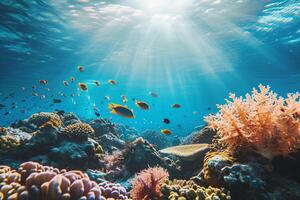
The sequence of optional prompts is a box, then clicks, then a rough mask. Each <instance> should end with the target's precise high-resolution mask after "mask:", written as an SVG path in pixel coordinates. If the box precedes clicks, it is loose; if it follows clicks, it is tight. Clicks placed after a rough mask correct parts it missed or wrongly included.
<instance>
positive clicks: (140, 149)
mask: <svg viewBox="0 0 300 200" xmlns="http://www.w3.org/2000/svg"><path fill="white" fill-rule="evenodd" d="M124 165H125V167H126V169H127V170H128V171H129V172H130V173H132V174H134V173H136V172H139V171H141V170H143V169H146V168H148V167H154V166H157V165H158V166H161V167H163V168H167V169H168V168H171V166H170V165H169V164H168V163H167V161H166V160H165V159H163V158H162V157H161V156H160V154H159V152H158V151H157V150H156V149H155V148H154V147H153V145H151V144H149V142H147V141H146V140H144V139H143V138H137V139H136V140H135V141H134V142H132V143H131V144H130V145H129V146H128V147H127V149H126V150H125V152H124Z"/></svg>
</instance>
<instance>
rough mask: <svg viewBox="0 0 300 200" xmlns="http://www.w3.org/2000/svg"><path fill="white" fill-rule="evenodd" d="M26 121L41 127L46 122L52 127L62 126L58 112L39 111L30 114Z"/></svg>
mask: <svg viewBox="0 0 300 200" xmlns="http://www.w3.org/2000/svg"><path fill="white" fill-rule="evenodd" d="M28 123H30V124H34V125H35V126H36V127H41V126H43V125H44V124H46V123H50V124H52V125H53V126H54V127H56V128H59V127H61V126H62V121H61V119H60V117H59V115H58V114H56V113H51V112H40V113H35V114H33V115H31V116H30V118H29V119H28Z"/></svg>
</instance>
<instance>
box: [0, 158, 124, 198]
mask: <svg viewBox="0 0 300 200" xmlns="http://www.w3.org/2000/svg"><path fill="white" fill-rule="evenodd" d="M18 171H19V172H16V171H14V170H11V169H10V168H9V167H7V166H0V199H1V200H2V199H3V200H23V199H30V200H35V199H36V200H39V199H41V200H42V199H43V200H58V199H60V200H71V199H80V200H105V199H111V200H114V199H115V200H126V199H127V197H126V190H125V188H124V187H122V186H121V185H119V184H113V183H108V182H101V183H100V184H97V183H96V182H95V181H91V180H90V179H89V177H88V176H87V175H86V174H84V173H83V172H81V171H76V170H75V171H74V170H73V171H66V170H58V169H56V168H52V167H48V166H42V165H40V164H39V163H35V162H27V163H23V164H22V165H21V166H20V168H19V170H18ZM26 177H27V178H26ZM22 180H25V181H24V183H22Z"/></svg>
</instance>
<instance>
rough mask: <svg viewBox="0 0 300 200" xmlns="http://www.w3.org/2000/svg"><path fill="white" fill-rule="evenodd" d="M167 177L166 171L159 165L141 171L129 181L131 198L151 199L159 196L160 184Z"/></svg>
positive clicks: (139, 199) (138, 199)
mask: <svg viewBox="0 0 300 200" xmlns="http://www.w3.org/2000/svg"><path fill="white" fill-rule="evenodd" d="M168 177H169V174H168V172H166V171H165V170H164V169H163V168H161V167H153V168H149V169H145V170H143V171H141V172H140V173H138V174H137V176H136V177H134V178H133V179H132V181H131V183H132V190H131V191H130V196H131V198H132V199H133V200H141V199H143V200H152V199H155V198H159V197H160V196H161V194H160V186H161V184H162V183H163V182H165V180H167V179H168Z"/></svg>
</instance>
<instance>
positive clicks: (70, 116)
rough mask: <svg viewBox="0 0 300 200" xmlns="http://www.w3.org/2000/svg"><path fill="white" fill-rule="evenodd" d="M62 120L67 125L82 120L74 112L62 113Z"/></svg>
mask: <svg viewBox="0 0 300 200" xmlns="http://www.w3.org/2000/svg"><path fill="white" fill-rule="evenodd" d="M62 121H63V124H64V125H65V126H69V125H71V124H75V123H79V122H81V121H80V119H79V118H78V117H77V116H76V115H75V114H74V113H72V112H70V113H64V114H63V115H62Z"/></svg>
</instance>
